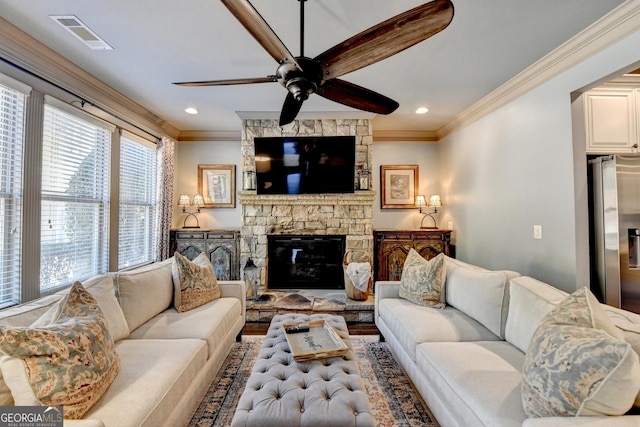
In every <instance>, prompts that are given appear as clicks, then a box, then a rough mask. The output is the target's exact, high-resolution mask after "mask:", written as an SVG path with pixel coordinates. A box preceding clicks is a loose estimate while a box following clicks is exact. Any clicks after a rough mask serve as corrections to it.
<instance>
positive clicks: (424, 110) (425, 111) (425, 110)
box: [416, 107, 429, 114]
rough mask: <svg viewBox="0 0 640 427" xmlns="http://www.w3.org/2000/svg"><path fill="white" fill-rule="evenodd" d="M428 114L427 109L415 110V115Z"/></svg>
mask: <svg viewBox="0 0 640 427" xmlns="http://www.w3.org/2000/svg"><path fill="white" fill-rule="evenodd" d="M428 112H429V109H428V108H427V107H420V108H418V109H417V110H416V114H424V113H428Z"/></svg>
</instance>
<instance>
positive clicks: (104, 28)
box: [0, 0, 623, 131]
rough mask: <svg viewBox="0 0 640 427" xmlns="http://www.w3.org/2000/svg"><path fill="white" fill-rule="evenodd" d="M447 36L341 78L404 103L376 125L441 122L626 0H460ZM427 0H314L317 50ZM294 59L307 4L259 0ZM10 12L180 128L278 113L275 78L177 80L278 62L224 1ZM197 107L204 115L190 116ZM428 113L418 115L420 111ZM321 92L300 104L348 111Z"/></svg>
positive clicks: (310, 48) (233, 74)
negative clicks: (71, 24) (68, 23)
mask: <svg viewBox="0 0 640 427" xmlns="http://www.w3.org/2000/svg"><path fill="white" fill-rule="evenodd" d="M452 1H453V3H454V7H455V15H454V18H453V21H452V23H451V25H450V26H449V27H448V28H446V29H445V30H444V31H443V32H441V33H439V34H437V35H435V36H434V37H432V38H430V39H427V40H426V41H424V42H422V43H420V44H418V45H416V46H414V47H412V48H409V49H408V50H406V51H404V52H401V53H399V54H397V55H395V56H392V57H391V58H388V59H386V60H384V61H381V62H379V63H377V64H374V65H371V66H369V67H367V68H364V69H361V70H358V71H356V72H353V73H351V74H347V75H345V76H343V77H342V78H343V79H344V80H347V81H350V82H352V83H355V84H358V85H360V86H364V87H366V88H368V89H371V90H374V91H376V92H379V93H381V94H383V95H386V96H388V97H390V98H392V99H394V100H396V101H398V102H399V103H400V107H399V108H398V110H396V111H395V112H394V113H392V114H391V115H389V116H377V117H376V118H375V119H374V125H375V128H376V130H417V131H420V130H437V129H438V128H440V127H441V126H443V125H444V124H446V123H448V122H449V121H451V120H452V119H453V118H454V117H455V116H456V115H458V114H459V113H460V112H462V111H463V110H465V109H466V108H468V107H469V106H471V105H473V104H474V103H475V102H477V101H479V100H480V99H481V98H483V97H484V96H485V95H487V94H488V93H490V92H491V91H493V90H494V89H496V88H497V87H498V86H500V85H501V84H503V83H505V82H506V81H508V80H509V79H511V78H512V77H513V76H515V75H516V74H518V73H520V72H521V71H523V70H524V69H526V68H527V67H528V66H530V65H531V64H533V63H534V62H536V61H537V60H539V59H540V58H542V57H543V56H544V55H546V54H547V53H549V52H551V51H552V50H553V49H554V48H556V47H558V46H559V45H561V44H562V43H563V42H565V41H566V40H568V39H569V38H571V37H572V36H574V35H575V34H577V33H578V32H580V31H581V30H583V29H584V28H586V27H588V26H589V25H590V24H592V23H593V22H595V21H596V20H598V19H599V18H600V17H602V16H603V15H605V14H607V13H608V12H609V11H611V10H612V9H614V8H615V7H617V6H618V5H620V4H621V3H623V0H562V1H558V0H535V1H531V0H483V1H479V0H452ZM421 3H424V1H419V0H395V1H389V0H342V1H340V0H308V1H307V2H306V3H305V12H306V23H305V33H306V34H305V48H304V53H305V55H306V56H309V57H314V56H316V55H318V54H319V53H322V52H323V51H325V50H327V49H328V48H330V47H332V46H334V45H335V44H338V43H340V42H341V41H343V40H345V39H347V38H349V37H351V36H353V35H355V34H356V33H358V32H360V31H362V30H364V29H366V28H368V27H370V26H373V25H375V24H377V23H378V22H380V21H383V20H385V19H388V18H390V17H392V16H394V15H397V14H399V13H401V12H403V11H405V10H408V9H410V8H412V7H415V6H418V5H419V4H421ZM252 4H253V5H254V7H255V8H256V9H257V10H258V11H259V12H260V14H262V16H263V17H264V19H265V20H266V21H267V23H268V24H269V25H270V26H271V28H273V30H274V31H275V32H276V34H277V35H278V36H279V37H280V39H281V40H282V41H283V42H284V43H285V45H286V46H287V47H288V48H289V50H290V51H291V52H292V53H293V54H294V55H295V56H297V55H299V54H300V46H299V3H298V1H297V0H252ZM0 9H1V10H2V17H3V18H5V19H7V20H8V21H10V22H11V23H13V24H14V25H16V26H17V27H19V28H21V29H22V30H23V31H25V32H27V33H28V34H30V35H32V36H34V37H35V38H37V39H38V40H40V41H42V42H43V43H45V44H46V45H47V46H49V47H50V48H51V49H53V50H55V51H56V52H58V53H59V54H61V55H62V56H64V57H66V58H67V59H69V60H71V61H72V62H74V63H75V64H77V65H79V66H80V67H81V68H83V69H85V70H86V71H88V72H90V73H91V74H93V75H95V76H96V77H98V78H99V79H100V80H102V81H104V82H105V83H107V84H108V85H109V86H111V87H113V88H114V89H116V90H118V91H119V92H121V93H123V94H125V95H126V96H128V97H129V98H131V99H132V100H134V101H135V102H137V103H139V104H141V105H142V106H144V107H146V108H147V109H149V110H150V111H152V112H153V113H155V114H156V115H158V116H159V117H161V118H162V119H164V120H166V121H167V122H169V123H170V124H172V125H173V126H175V127H176V128H178V129H180V130H216V131H218V130H219V131H225V130H238V129H239V127H240V118H239V116H238V115H237V113H236V112H238V111H260V112H272V111H280V108H281V106H282V103H283V101H284V98H285V95H286V91H285V89H284V88H282V87H281V86H280V85H279V84H277V83H267V84H253V85H242V86H219V87H206V88H205V87H203V88H190V87H178V86H175V85H172V84H171V82H175V81H191V80H213V79H228V78H244V77H264V76H267V75H271V74H274V73H275V70H276V68H277V64H276V63H275V61H274V60H273V59H272V58H271V57H270V56H269V55H268V54H267V53H266V52H265V51H263V49H262V48H261V47H260V46H259V45H258V43H257V42H256V41H255V40H254V39H253V38H252V37H251V36H250V35H249V34H248V33H247V31H246V30H245V29H244V28H243V27H242V26H241V25H240V24H239V23H238V22H237V21H236V20H235V18H234V17H233V16H232V15H231V13H230V12H229V11H228V10H227V9H226V8H225V7H224V5H223V4H222V3H221V2H220V1H218V0H180V1H176V0H110V1H106V0H91V1H86V0H56V1H51V0H22V1H16V0H0ZM49 15H76V16H77V17H78V18H79V19H80V20H82V21H83V22H84V23H85V24H87V25H88V26H89V27H90V28H91V29H92V30H93V31H95V32H96V33H97V34H98V35H99V36H100V37H102V38H103V39H104V40H105V41H106V42H107V43H109V44H110V45H111V46H113V47H114V50H112V51H93V50H90V49H89V48H87V47H86V46H85V45H84V44H82V43H81V42H80V41H79V40H77V39H76V38H74V37H73V36H72V35H71V34H70V33H68V32H66V31H65V30H64V29H63V28H62V27H61V26H59V25H58V24H57V23H56V22H54V21H53V20H52V19H50V18H49ZM188 106H194V107H196V108H197V109H198V110H199V111H200V114H198V115H196V116H191V115H188V114H186V113H185V112H184V108H186V107H188ZM420 106H427V107H428V108H430V110H431V111H430V112H429V113H428V114H426V115H416V114H415V113H414V111H415V110H416V108H417V107H420ZM349 110H350V108H349V107H344V106H342V105H340V104H336V103H333V102H331V101H328V100H325V99H323V98H321V97H319V96H317V95H312V96H311V98H310V99H309V100H308V101H306V102H305V104H304V105H303V107H302V112H316V111H349Z"/></svg>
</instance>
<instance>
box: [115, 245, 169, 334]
mask: <svg viewBox="0 0 640 427" xmlns="http://www.w3.org/2000/svg"><path fill="white" fill-rule="evenodd" d="M172 263H173V257H172V258H169V259H167V260H164V261H162V262H157V263H153V264H150V265H147V266H144V267H140V268H136V269H135V270H130V271H123V272H119V273H114V275H115V278H116V282H117V284H118V294H119V296H120V306H121V307H122V311H123V312H124V317H125V319H126V320H127V324H128V325H129V331H133V330H134V329H136V328H137V327H138V326H140V325H142V324H143V323H144V322H146V321H147V320H149V319H151V318H152V317H153V316H155V315H156V314H158V313H160V312H162V311H164V310H166V309H167V308H169V307H170V306H171V301H172V300H173V279H172V278H171V264H172Z"/></svg>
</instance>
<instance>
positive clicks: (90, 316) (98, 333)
mask: <svg viewBox="0 0 640 427" xmlns="http://www.w3.org/2000/svg"><path fill="white" fill-rule="evenodd" d="M57 308H58V312H57V315H56V316H54V318H53V323H51V324H49V325H47V326H43V325H40V326H38V327H34V328H31V327H19V328H12V327H0V350H1V351H2V352H3V353H4V354H5V355H4V356H2V360H1V361H0V364H1V366H2V372H3V376H4V378H5V381H6V383H7V385H8V386H9V388H10V389H11V392H12V395H13V398H14V400H15V404H16V405H34V404H44V405H50V406H57V405H64V408H65V413H64V415H65V417H67V418H72V419H74V418H76V419H77V418H81V417H82V416H83V415H84V414H85V413H86V412H87V411H88V410H89V408H91V406H93V405H94V404H95V403H96V402H97V401H98V399H100V397H101V396H102V395H103V394H104V392H105V391H106V390H107V388H109V385H110V384H111V382H112V381H113V380H114V378H115V377H116V375H117V373H118V370H119V366H120V363H119V362H120V359H119V357H118V354H117V353H116V351H115V350H114V347H113V340H112V338H111V336H110V335H109V330H108V325H107V321H106V318H105V317H104V315H103V314H102V310H101V309H100V306H99V304H98V303H97V301H96V299H95V298H94V297H93V296H92V295H91V294H90V293H89V292H87V291H86V290H85V289H84V287H83V286H82V284H81V283H80V282H76V283H75V284H74V285H73V286H72V287H71V289H70V291H69V293H68V295H67V296H66V297H65V298H64V299H63V300H62V301H60V304H59V307H57ZM16 360H19V362H20V363H16ZM19 367H21V369H18V368H19ZM25 380H26V381H28V384H29V385H30V387H29V386H26V384H25Z"/></svg>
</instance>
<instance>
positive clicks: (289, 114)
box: [279, 93, 304, 126]
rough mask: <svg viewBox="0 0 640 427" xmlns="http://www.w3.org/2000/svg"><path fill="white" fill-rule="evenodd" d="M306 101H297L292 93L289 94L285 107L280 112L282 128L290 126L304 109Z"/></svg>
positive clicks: (285, 100)
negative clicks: (303, 105) (301, 109)
mask: <svg viewBox="0 0 640 427" xmlns="http://www.w3.org/2000/svg"><path fill="white" fill-rule="evenodd" d="M303 102H304V100H297V99H296V98H294V96H293V95H292V94H291V93H287V97H286V98H285V99H284V105H283V106H282V111H281V112H280V123H279V124H280V126H284V125H288V124H289V123H291V122H292V121H293V120H294V119H295V118H296V116H297V115H298V113H299V112H300V108H302V103H303Z"/></svg>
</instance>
